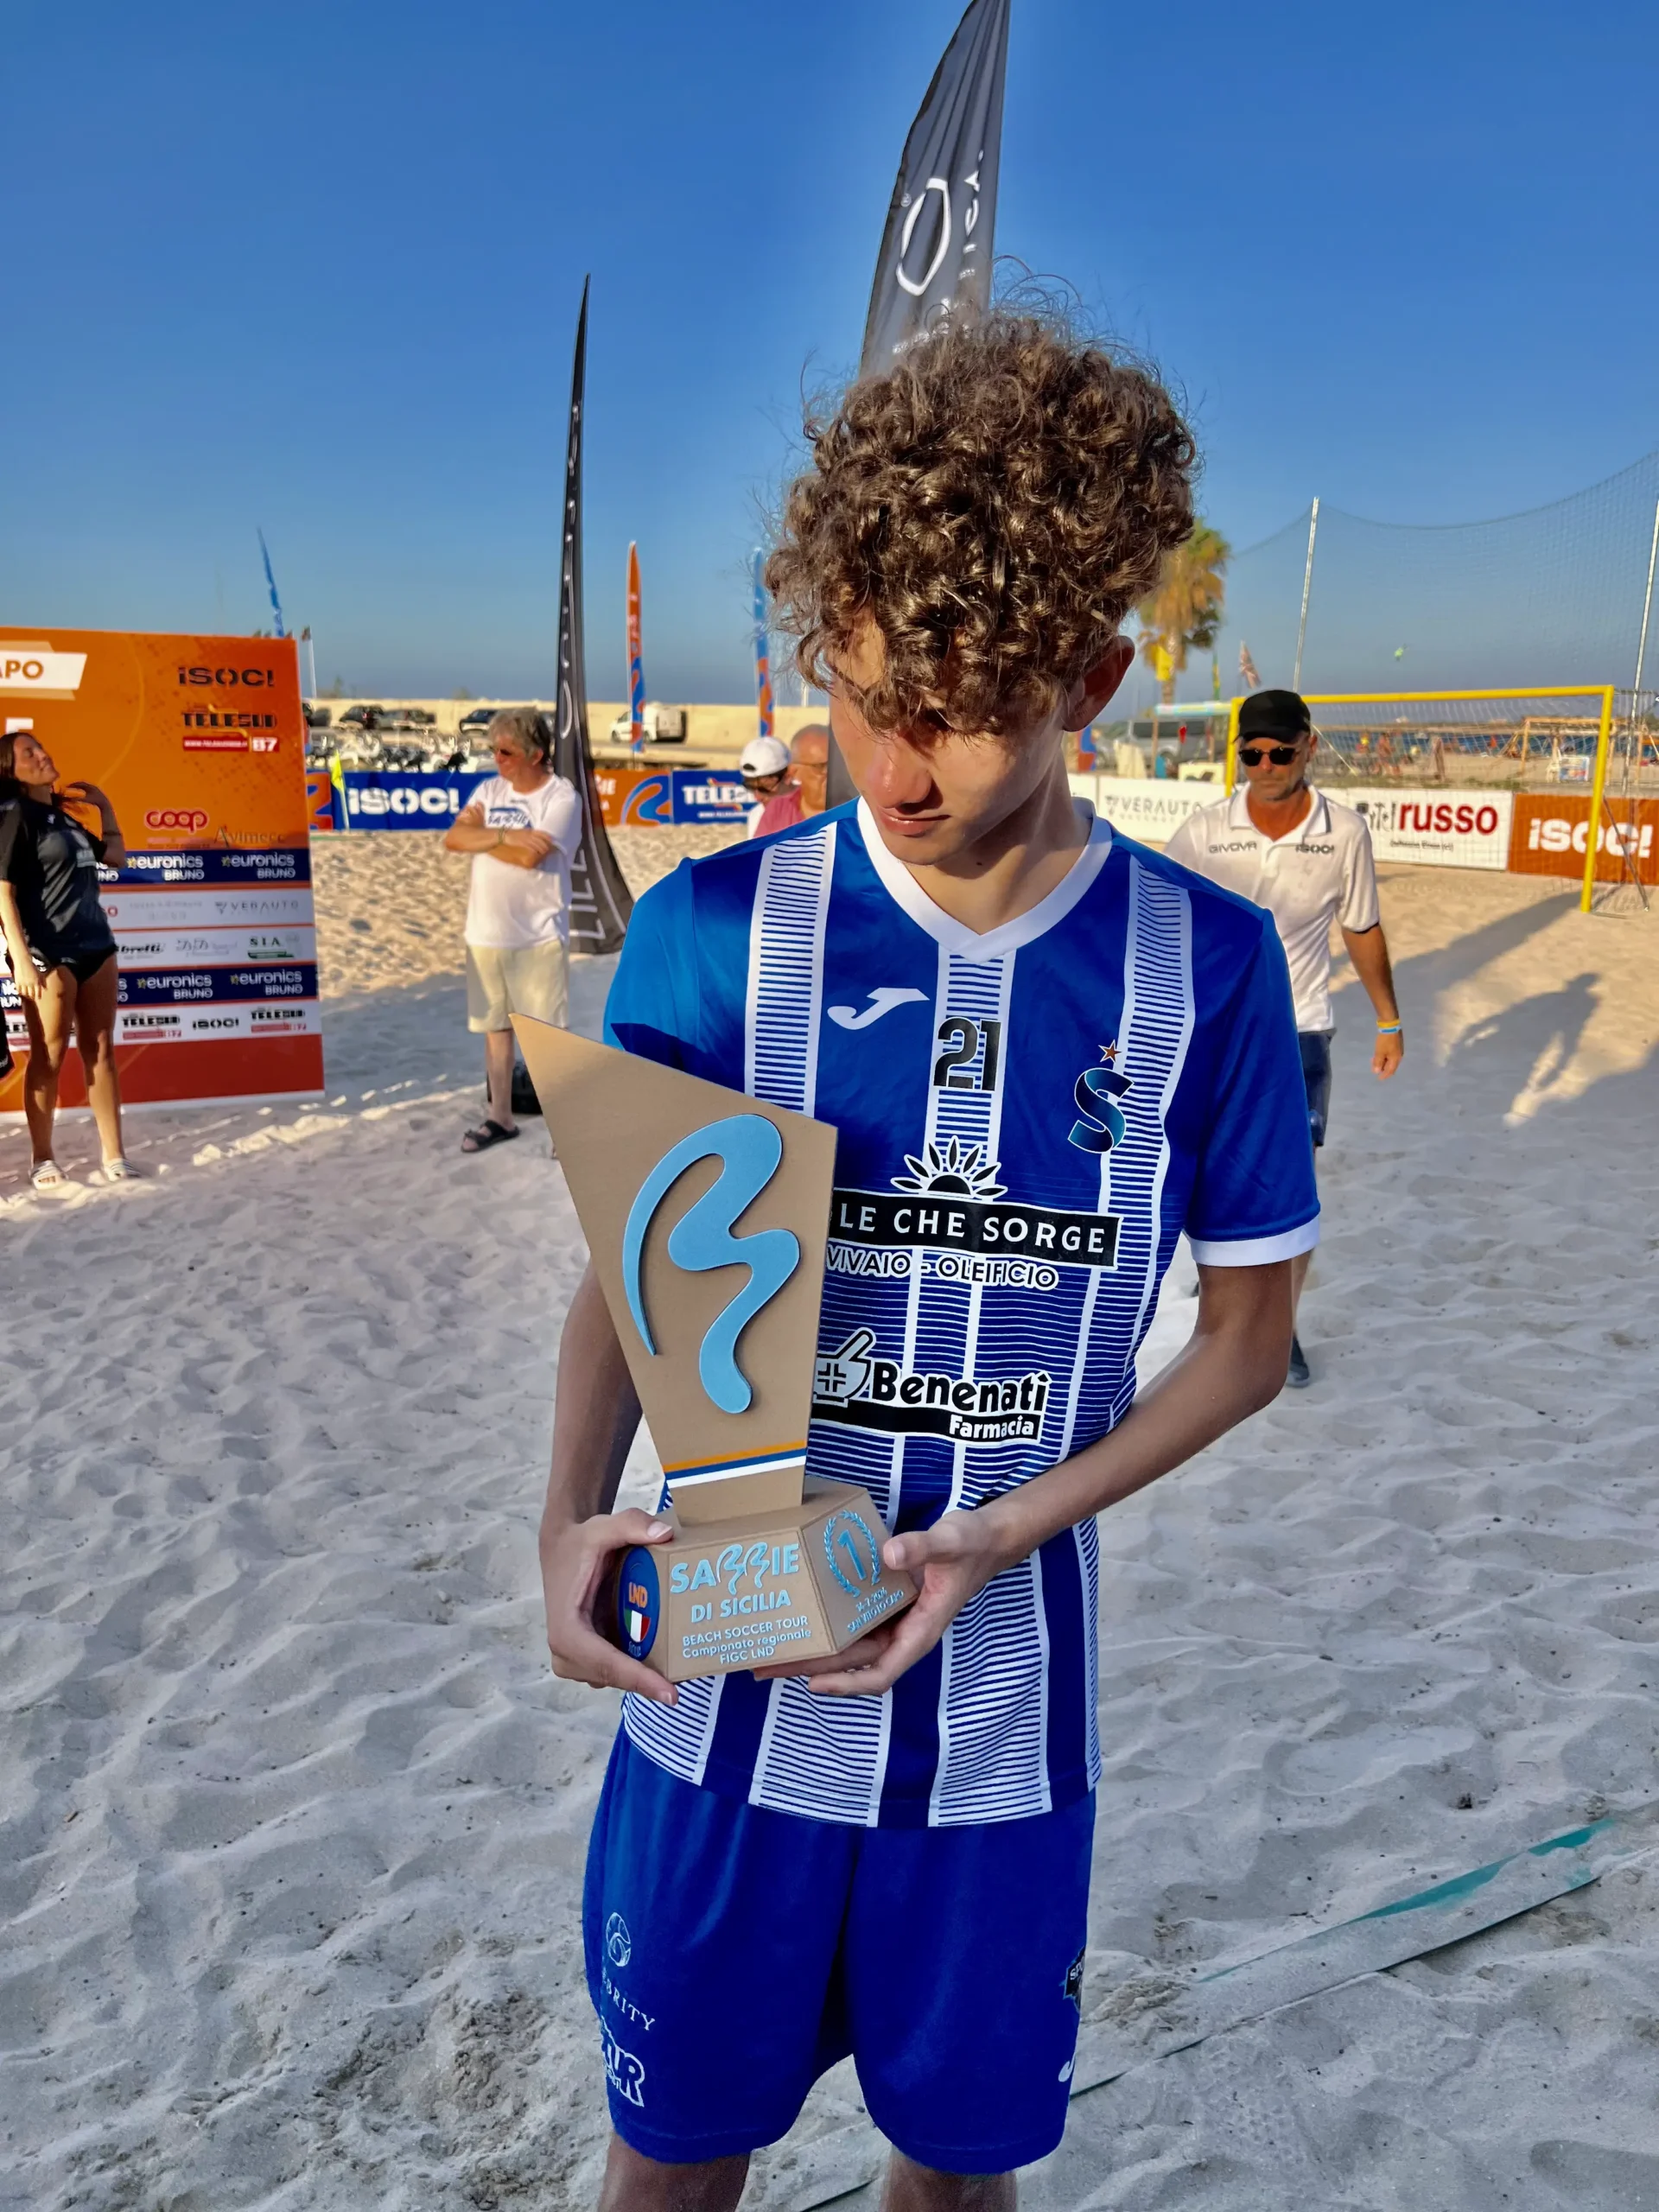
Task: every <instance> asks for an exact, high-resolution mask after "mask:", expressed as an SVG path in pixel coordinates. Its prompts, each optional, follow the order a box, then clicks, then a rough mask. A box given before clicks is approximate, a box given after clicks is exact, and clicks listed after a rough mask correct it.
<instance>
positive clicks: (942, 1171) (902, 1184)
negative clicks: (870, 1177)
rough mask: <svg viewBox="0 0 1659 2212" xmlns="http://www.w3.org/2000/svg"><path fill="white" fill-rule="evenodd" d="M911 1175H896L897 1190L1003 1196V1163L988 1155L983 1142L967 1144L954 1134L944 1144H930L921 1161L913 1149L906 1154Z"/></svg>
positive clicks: (969, 1196)
mask: <svg viewBox="0 0 1659 2212" xmlns="http://www.w3.org/2000/svg"><path fill="white" fill-rule="evenodd" d="M905 1165H906V1167H908V1168H909V1170H910V1173H909V1174H908V1175H895V1176H894V1177H893V1189H894V1190H895V1191H926V1192H930V1193H931V1194H932V1195H935V1196H945V1197H949V1198H979V1199H982V1200H984V1199H990V1198H1001V1197H1003V1196H1004V1194H1005V1193H1004V1190H1003V1185H1001V1183H999V1182H998V1181H997V1174H998V1173H999V1171H1000V1168H1001V1162H1000V1161H998V1160H988V1159H987V1158H986V1157H985V1147H984V1146H983V1145H982V1144H973V1145H964V1144H963V1142H962V1140H961V1139H960V1138H959V1137H952V1138H951V1139H950V1141H949V1142H948V1143H945V1144H942V1145H941V1144H931V1143H930V1144H928V1145H926V1146H925V1147H924V1148H923V1152H922V1156H921V1158H920V1159H919V1160H918V1158H917V1156H916V1154H914V1153H913V1152H907V1153H906V1154H905Z"/></svg>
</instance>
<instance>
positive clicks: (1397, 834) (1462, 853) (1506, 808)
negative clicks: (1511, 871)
mask: <svg viewBox="0 0 1659 2212" xmlns="http://www.w3.org/2000/svg"><path fill="white" fill-rule="evenodd" d="M1330 796H1331V797H1332V798H1336V799H1337V800H1338V802H1339V803H1340V804H1342V805H1344V806H1351V807H1353V808H1354V809H1355V810H1356V811H1357V812H1358V813H1360V814H1363V816H1364V817H1365V820H1366V823H1368V825H1369V827H1370V833H1371V848H1372V850H1373V851H1374V852H1375V853H1376V857H1377V858H1378V860H1380V861H1413V862H1414V863H1415V865H1416V866H1417V867H1419V868H1507V867H1508V866H1509V865H1510V820H1511V815H1512V811H1513V809H1514V805H1515V794H1514V792H1513V791H1388V790H1376V789H1371V790H1363V789H1361V790H1355V791H1333V792H1332V793H1331V794H1330Z"/></svg>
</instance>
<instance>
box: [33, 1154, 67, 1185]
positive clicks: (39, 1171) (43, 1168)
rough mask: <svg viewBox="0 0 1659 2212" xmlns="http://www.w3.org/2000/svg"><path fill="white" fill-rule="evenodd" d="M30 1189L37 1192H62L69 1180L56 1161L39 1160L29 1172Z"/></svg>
mask: <svg viewBox="0 0 1659 2212" xmlns="http://www.w3.org/2000/svg"><path fill="white" fill-rule="evenodd" d="M68 1180H69V1178H68V1177H67V1175H66V1174H65V1173H64V1172H63V1170H62V1168H61V1167H60V1166H59V1165H58V1163H57V1161H56V1160H36V1161H35V1165H34V1166H32V1167H31V1168H30V1169H29V1187H30V1188H31V1189H32V1190H36V1191H60V1190H61V1189H62V1188H63V1186H64V1185H65V1184H66V1183H67V1181H68Z"/></svg>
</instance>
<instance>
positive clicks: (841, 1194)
mask: <svg viewBox="0 0 1659 2212" xmlns="http://www.w3.org/2000/svg"><path fill="white" fill-rule="evenodd" d="M607 1036H608V1038H609V1039H610V1041H611V1042H612V1043H613V1044H617V1045H620V1046H623V1047H624V1048H625V1049H626V1050H627V1051H629V1052H639V1053H643V1054H645V1056H647V1057H648V1058H652V1059H654V1060H658V1061H661V1062H663V1063H664V1064H665V1065H670V1066H674V1067H680V1068H684V1069H687V1070H689V1071H690V1072H691V1073H692V1074H694V1075H701V1076H705V1077H709V1078H710V1079H711V1080H712V1081H714V1082H716V1083H723V1084H730V1085H732V1086H734V1087H735V1088H738V1089H741V1090H746V1091H747V1092H748V1093H749V1094H750V1095H751V1096H755V1097H760V1098H766V1099H769V1100H771V1101H772V1102H773V1103H775V1104H778V1105H780V1106H787V1107H791V1108H793V1109H795V1110H796V1111H798V1112H800V1113H805V1114H812V1115H816V1116H817V1117H818V1118H819V1119H820V1120H821V1121H827V1122H833V1123H835V1125H836V1128H838V1129H839V1131H840V1133H841V1134H840V1143H839V1147H838V1151H837V1157H836V1192H835V1197H834V1200H833V1204H832V1206H831V1212H830V1226H829V1238H830V1241H829V1250H828V1261H827V1267H826V1272H825V1281H824V1294H823V1319H822V1323H821V1327H820V1333H819V1339H818V1362H817V1374H816V1377H815V1382H814V1397H813V1418H812V1424H811V1430H810V1442H809V1456H808V1464H809V1465H810V1468H811V1469H812V1470H813V1471H817V1472H819V1473H823V1474H825V1475H833V1476H837V1477H840V1478H843V1479H846V1478H850V1479H852V1480H855V1481H857V1482H861V1483H862V1484H865V1485H866V1486H867V1487H868V1490H869V1491H870V1492H871V1495H872V1496H873V1497H874V1500H875V1503H876V1504H877V1506H878V1508H879V1509H880V1512H881V1514H882V1516H883V1517H884V1519H885V1520H886V1522H887V1526H888V1527H889V1528H890V1529H895V1530H896V1529H915V1528H925V1527H927V1526H928V1525H929V1524H930V1523H931V1522H933V1521H935V1520H936V1519H937V1518H938V1516H939V1515H940V1514H941V1513H943V1512H944V1511H946V1510H949V1509H950V1508H952V1507H967V1508H971V1507H974V1506H976V1505H980V1504H982V1503H984V1502H985V1501H986V1500H987V1499H988V1498H991V1497H995V1496H997V1495H998V1493H999V1492H1001V1491H1006V1490H1007V1489H1010V1488H1011V1487H1012V1486H1013V1485H1014V1484H1018V1483H1022V1482H1026V1481H1028V1480H1029V1479H1030V1478H1032V1477H1033V1475H1038V1474H1040V1473H1042V1472H1043V1471H1044V1470H1045V1469H1046V1468H1048V1467H1052V1466H1053V1465H1055V1464H1056V1463H1057V1462H1058V1461H1059V1460H1062V1459H1066V1458H1067V1457H1068V1456H1069V1455H1070V1454H1071V1453H1072V1452H1077V1451H1078V1450H1081V1449H1082V1448H1083V1447H1084V1446H1086V1445H1089V1444H1091V1443H1093V1442H1094V1441H1095V1440H1096V1439H1097V1438H1099V1437H1101V1436H1103V1435H1104V1434H1105V1433H1106V1432H1107V1431H1108V1430H1109V1428H1111V1427H1112V1426H1113V1425H1114V1424H1115V1423H1116V1422H1117V1421H1121V1420H1122V1417H1123V1415H1124V1414H1125V1413H1127V1412H1128V1408H1129V1406H1130V1405H1131V1403H1132V1402H1133V1400H1134V1397H1135V1350H1136V1347H1137V1346H1138V1344H1140V1342H1141V1338H1142V1336H1143V1335H1144V1334H1145V1332H1146V1329H1147V1325H1148V1323H1149V1321H1150V1319H1151V1318H1152V1313H1153V1311H1154V1306H1155V1305H1156V1302H1157V1296H1158V1285H1159V1282H1160V1279H1161V1277H1162V1275H1163V1273H1164V1270H1165V1268H1166V1267H1167V1266H1168V1264H1169V1260H1170V1256H1171V1254H1172V1253H1173V1249H1174V1245H1175V1240H1176V1237H1177V1236H1178V1235H1179V1233H1180V1231H1181V1230H1183V1229H1185V1230H1186V1231H1187V1233H1188V1235H1189V1236H1191V1238H1192V1247H1193V1250H1194V1252H1195V1253H1196V1255H1197V1256H1198V1259H1199V1260H1200V1261H1205V1262H1217V1263H1221V1264H1227V1263H1229V1262H1230V1263H1231V1264H1233V1265H1236V1266H1248V1265H1250V1264H1253V1263H1259V1262H1266V1261H1270V1260H1276V1259H1281V1258H1287V1257H1289V1256H1291V1255H1294V1254H1296V1253H1299V1252H1305V1251H1306V1250H1308V1249H1310V1248H1311V1247H1312V1246H1313V1243H1315V1241H1316V1239H1317V1236H1318V1226H1317V1224H1318V1215H1319V1201H1318V1198H1317V1196H1316V1194H1315V1191H1314V1183H1313V1154H1312V1150H1311V1148H1310V1146H1309V1141H1308V1135H1307V1109H1306V1093H1305V1090H1304V1085H1303V1079H1302V1071H1301V1062H1300V1052H1299V1049H1298V1046H1297V1041H1296V1030H1295V1022H1294V1017H1293V1014H1292V1011H1291V1000H1290V990H1289V985H1288V982H1287V976H1286V972H1285V958H1284V954H1283V952H1282V950H1281V948H1280V944H1279V939H1278V937H1277V934H1276V932H1275V931H1274V925H1273V923H1272V921H1271V919H1270V918H1268V915H1266V914H1265V913H1263V912H1262V910H1261V909H1260V908H1259V907H1256V906H1249V905H1248V904H1247V903H1246V902H1245V901H1244V900H1243V899H1238V898H1236V897H1234V896H1233V895H1232V894H1231V893H1229V892H1225V891H1222V890H1220V889H1219V888H1218V887H1216V886H1215V885H1213V884H1211V883H1207V882H1205V880H1203V879H1202V878H1201V877H1199V876H1196V875H1193V874H1189V873H1188V872H1187V871H1186V870H1185V868H1178V867H1176V866H1175V865H1173V863H1172V862H1169V861H1165V860H1163V859H1162V858H1161V857H1160V856H1159V855H1156V854H1154V853H1152V852H1148V851H1147V849H1145V848H1144V847H1141V846H1139V845H1136V844H1134V843H1131V842H1130V841H1129V840H1128V838H1125V837H1122V836H1116V835H1115V834H1114V832H1113V831H1112V830H1111V829H1110V828H1109V826H1108V825H1107V823H1105V822H1103V821H1101V820H1096V821H1095V823H1094V824H1093V827H1092V830H1091V833H1090V842H1089V843H1088V845H1087V846H1086V847H1085V848H1084V851H1083V852H1082V853H1081V854H1080V855H1079V856H1078V858H1077V861H1076V862H1075V864H1074V865H1073V867H1072V868H1071V871H1070V873H1069V874H1067V876H1066V878H1065V881H1064V882H1063V883H1061V884H1060V885H1059V887H1058V888H1057V889H1056V890H1055V891H1053V892H1052V893H1051V894H1050V895H1049V897H1048V898H1047V899H1045V900H1044V901H1043V902H1042V903H1041V905H1040V906H1036V907H1034V908H1033V910H1032V911H1031V912H1029V913H1027V914H1022V915H1020V917H1019V918H1018V919H1017V920H1015V921H1013V922H1010V923H1007V924H1006V925H1004V926H1003V927H1001V928H1000V929H997V930H995V931H991V932H989V933H988V934H987V935H984V936H978V935H976V934H975V933H974V932H973V931H970V930H968V929H965V928H964V927H963V925H961V924H960V923H959V922H956V921H953V920H952V919H951V918H950V917H949V916H948V915H946V914H945V913H944V912H942V911H941V910H940V909H939V908H938V907H937V906H935V905H934V904H933V902H932V900H931V899H929V898H928V897H927V895H926V894H925V892H923V891H922V890H921V888H920V887H919V886H918V883H917V881H916V880H915V878H914V877H913V876H912V874H910V872H909V870H908V869H907V868H905V867H904V865H903V864H902V862H900V861H896V860H894V859H893V857H892V855H890V854H889V853H888V852H887V849H886V847H885V846H884V845H883V844H882V842H881V839H880V833H879V832H878V830H877V829H876V828H875V825H874V822H873V821H872V820H871V819H870V817H869V816H868V813H867V812H865V811H864V810H863V809H862V808H858V809H856V810H855V809H854V808H851V807H847V808H840V809H837V810H835V811H834V812H832V813H829V814H823V815H819V816H817V817H813V818H812V819H811V820H810V821H809V822H807V823H802V824H800V825H799V826H798V827H797V828H795V829H788V830H785V831H784V832H783V833H782V834H781V835H779V836H775V837H771V838H766V839H762V840H759V841H757V842H753V843H751V844H748V845H742V846H735V847H733V848H731V849H728V850H727V851H725V852H722V853H719V854H716V855H713V856H711V857H710V858H709V859H707V860H702V861H687V862H684V863H683V865H682V866H681V867H680V868H679V869H678V871H677V873H676V874H674V875H672V876H671V877H670V878H668V880H666V881H664V882H663V883H660V884H658V885H657V886H656V887H654V888H653V889H652V890H651V891H649V892H647V893H645V897H644V898H643V899H641V900H640V901H639V905H638V906H636V907H635V909H634V912H633V919H632V924H631V925H630V926H629V930H628V936H627V942H626V945H625V946H624V948H623V951H622V957H621V960H620V964H619V967H618V969H617V975H616V980H615V982H614V983H613V986H612V990H611V996H610V1003H609V1006H608V1008H607ZM1097 1587H1098V1564H1097V1545H1096V1530H1095V1524H1094V1522H1092V1520H1091V1521H1089V1522H1084V1523H1083V1524H1082V1525H1080V1526H1079V1527H1077V1528H1075V1529H1068V1530H1066V1531H1065V1533H1064V1534H1063V1535H1058V1536H1056V1537H1055V1538H1053V1539H1052V1541H1050V1542H1048V1543H1046V1544H1045V1545H1043V1546H1042V1548H1041V1549H1040V1550H1039V1551H1038V1552H1036V1553H1035V1554H1033V1556H1032V1557H1031V1558H1030V1559H1028V1560H1024V1561H1022V1562H1021V1563H1020V1565H1019V1566H1018V1567H1011V1568H1009V1569H1008V1571H1007V1573H1003V1574H1001V1575H999V1576H998V1577H997V1578H996V1580H995V1581H994V1582H992V1583H990V1584H989V1585H988V1586H987V1587H986V1588H985V1589H984V1590H983V1591H982V1592H980V1594H979V1596H978V1597H977V1598H976V1599H974V1601H973V1602H972V1603H971V1604H970V1605H968V1606H966V1607H965V1608H964V1609H963V1611H962V1612H961V1613H960V1614H959V1615H958V1616H957V1619H956V1621H955V1623H954V1624H953V1625H952V1626H951V1628H950V1630H949V1632H948V1633H947V1634H946V1636H945V1637H944V1641H943V1643H941V1644H940V1646H939V1647H938V1649H936V1650H935V1651H933V1652H932V1653H931V1654H930V1656H928V1657H927V1658H926V1659H925V1660H923V1661H922V1662H919V1663H918V1665H917V1666H915V1667H913V1668H912V1669H911V1670H910V1672H909V1673H908V1674H906V1675H904V1676H903V1677H902V1679H901V1680H900V1681H899V1682H898V1683H897V1684H896V1685H895V1686H894V1688H893V1690H892V1691H891V1692H890V1693H889V1694H887V1695H886V1696H885V1697H881V1698H867V1699H840V1698H833V1699H832V1698H815V1697H813V1696H811V1695H810V1694H809V1693H808V1691H807V1690H806V1688H805V1687H804V1684H802V1683H800V1682H798V1681H776V1682H769V1683H762V1682H757V1681H755V1680H754V1678H753V1675H725V1676H722V1677H719V1678H717V1679H715V1680H713V1681H696V1682H689V1683H685V1684H683V1685H682V1687H681V1689H680V1694H679V1701H678V1703H677V1705H676V1706H674V1707H664V1706H660V1705H656V1704H652V1703H651V1702H649V1701H647V1700H643V1699H639V1698H635V1697H630V1698H628V1699H627V1700H626V1704H625V1712H624V1721H625V1726H626V1728H627V1731H628V1733H629V1735H630V1737H631V1738H632V1740H633V1742H634V1743H635V1744H636V1745H638V1746H639V1749H640V1750H641V1751H644V1752H645V1753H646V1754H647V1756H649V1757H650V1758H653V1759H655V1760H657V1761H658V1763H659V1764H661V1765H663V1766H664V1767H666V1768H668V1769H669V1770H671V1772H673V1773H675V1774H677V1775H680V1776H682V1777H684V1778H685V1779H686V1780H688V1781H690V1782H695V1783H702V1784H703V1785H705V1786H706V1787H708V1788H709V1789H718V1790H721V1791H724V1792H727V1793H728V1794H732V1795H741V1796H746V1797H747V1798H749V1799H750V1800H752V1802H754V1803H756V1804H758V1805H766V1806H771V1807H774V1808H778V1809H779V1810H781V1811H785V1812H791V1813H800V1814H806V1815H811V1816H812V1817H814V1818H816V1819H819V1820H829V1821H853V1822H858V1823H861V1824H865V1825H869V1826H881V1827H921V1826H947V1825H954V1824H957V1823H963V1822H970V1821H996V1820H1006V1819H1011V1818H1014V1817H1017V1816H1020V1815H1027V1814H1032V1813H1040V1812H1046V1811H1047V1810H1049V1809H1050V1808H1052V1807H1055V1806H1059V1805H1064V1804H1066V1803H1068V1802H1071V1800H1072V1799H1074V1798H1077V1797H1079V1796H1083V1795H1084V1794H1085V1793H1086V1792H1087V1791H1088V1790H1090V1789H1092V1788H1093V1787H1094V1784H1095V1782H1096V1777H1097V1776H1098V1774H1099V1770H1100V1750H1099V1741H1098V1724H1097V1719H1096V1595H1097Z"/></svg>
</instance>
